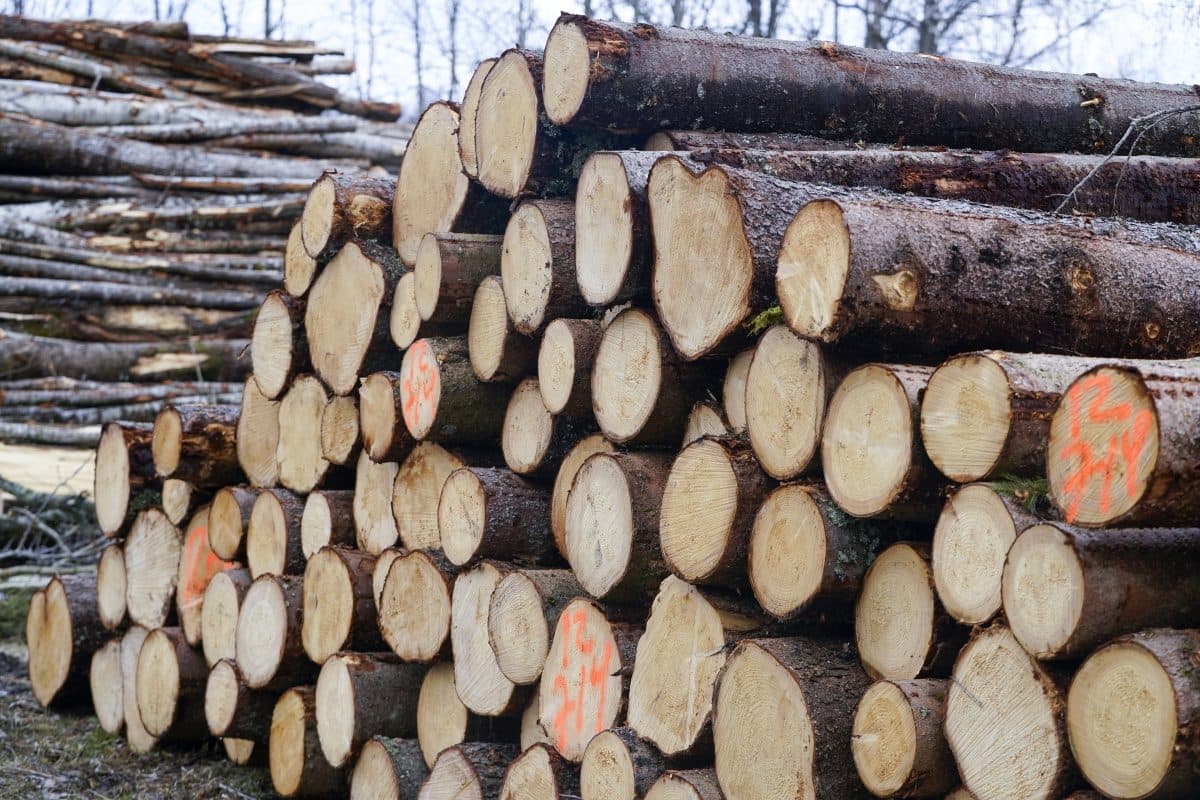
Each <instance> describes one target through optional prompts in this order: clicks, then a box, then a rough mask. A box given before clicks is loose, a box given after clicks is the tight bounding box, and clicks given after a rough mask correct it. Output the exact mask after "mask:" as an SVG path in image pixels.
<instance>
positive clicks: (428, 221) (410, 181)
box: [392, 101, 508, 266]
mask: <svg viewBox="0 0 1200 800" xmlns="http://www.w3.org/2000/svg"><path fill="white" fill-rule="evenodd" d="M459 128H460V125H459V115H458V107H457V106H456V105H455V104H454V103H450V102H445V101H439V102H436V103H431V104H430V105H429V107H428V108H426V109H425V110H424V111H423V112H421V117H420V119H418V120H417V124H416V127H415V128H413V132H412V136H411V138H410V139H409V142H408V150H407V151H406V152H405V155H404V163H403V164H401V166H400V176H399V178H398V179H397V181H396V193H395V206H394V208H393V210H392V243H393V244H394V245H395V247H396V252H397V253H399V254H400V258H401V260H403V261H404V263H405V264H408V265H410V266H411V265H413V264H415V263H416V259H417V250H418V249H419V248H420V245H421V239H422V238H424V236H425V234H427V233H449V232H450V230H451V229H453V230H454V231H455V232H457V233H491V234H496V233H500V232H501V231H502V230H503V229H504V223H505V221H506V220H507V218H508V210H507V207H506V204H505V203H503V202H502V201H501V199H500V198H498V197H494V196H492V195H489V194H488V193H487V192H486V191H484V190H483V187H482V186H480V185H478V184H476V183H475V182H474V181H472V180H470V179H469V178H468V177H467V174H466V173H465V172H464V171H463V165H462V159H461V157H460V156H459V152H458V138H459V134H458V131H459Z"/></svg>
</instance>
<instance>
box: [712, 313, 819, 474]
mask: <svg viewBox="0 0 1200 800" xmlns="http://www.w3.org/2000/svg"><path fill="white" fill-rule="evenodd" d="M739 358H741V356H739ZM736 363H737V361H736V360H735V362H734V364H731V365H730V368H729V371H730V374H731V375H732V374H733V373H734V366H735V365H736ZM827 377H828V376H827V369H826V366H825V357H824V355H823V354H822V353H821V349H820V347H818V346H817V345H815V344H813V343H812V342H809V341H806V340H804V339H801V338H800V337H799V336H797V335H796V334H794V333H792V331H790V330H788V328H787V327H786V326H783V325H776V326H773V327H772V328H770V329H769V330H768V331H767V332H766V333H764V334H763V335H762V338H760V339H759V340H758V346H757V347H756V348H755V349H754V356H753V359H752V360H751V362H750V364H749V369H748V370H747V371H746V373H745V382H744V389H743V396H744V397H745V426H746V430H747V432H748V433H749V435H750V444H751V446H752V447H753V448H754V455H755V456H756V457H757V458H758V461H759V463H760V464H762V468H763V469H764V470H765V471H766V473H767V474H768V475H770V476H771V477H773V478H777V479H779V480H788V479H790V478H794V477H796V476H798V475H800V474H801V473H803V472H804V471H805V470H807V469H809V467H810V465H811V464H812V462H813V460H814V457H815V456H816V454H817V450H818V447H819V446H820V443H821V430H822V423H823V422H824V421H825V404H826V401H827V399H828V397H829V391H830V388H831V387H828V386H827V383H826V380H827ZM726 388H727V389H728V388H729V376H728V375H727V376H726ZM726 402H727V403H728V401H726ZM728 409H729V406H728V405H726V413H730V412H729V411H728ZM731 421H732V420H731Z"/></svg>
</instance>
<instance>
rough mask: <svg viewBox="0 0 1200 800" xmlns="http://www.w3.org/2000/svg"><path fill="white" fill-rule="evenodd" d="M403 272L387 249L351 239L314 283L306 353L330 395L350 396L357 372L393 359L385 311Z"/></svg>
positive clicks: (306, 323) (380, 366) (307, 317)
mask: <svg viewBox="0 0 1200 800" xmlns="http://www.w3.org/2000/svg"><path fill="white" fill-rule="evenodd" d="M406 272H407V270H406V269H405V267H404V265H403V264H401V263H400V260H399V259H398V258H396V254H395V252H394V251H392V250H391V249H390V248H386V247H384V246H382V245H379V244H376V243H366V242H358V241H352V242H350V243H349V244H347V245H346V246H345V247H343V248H342V249H341V251H340V252H339V253H338V254H337V255H336V256H334V258H333V260H332V261H330V262H329V264H328V266H326V267H325V269H323V270H322V271H321V273H320V274H319V275H318V276H317V279H316V280H315V281H314V282H313V286H312V289H310V290H309V294H308V307H307V308H306V310H305V315H304V328H305V332H306V334H307V336H308V351H309V355H310V357H311V359H312V365H313V369H314V370H316V372H317V374H318V375H320V377H321V380H323V381H324V382H325V383H326V384H327V385H328V386H329V388H330V389H332V390H333V392H334V394H339V395H346V394H349V393H350V392H351V391H353V389H354V387H355V386H356V385H357V384H358V376H359V374H360V373H365V372H375V371H376V370H378V369H383V368H384V364H388V363H393V362H394V361H395V350H394V349H393V345H392V342H391V340H390V336H389V331H388V324H387V323H388V313H387V309H389V308H390V307H391V301H392V295H393V294H394V293H395V290H396V282H397V281H399V280H400V277H401V276H402V275H404V274H405V273H406Z"/></svg>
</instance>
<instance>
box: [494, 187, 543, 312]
mask: <svg viewBox="0 0 1200 800" xmlns="http://www.w3.org/2000/svg"><path fill="white" fill-rule="evenodd" d="M553 262H554V256H553V253H552V251H551V245H550V231H549V228H548V227H547V225H546V219H545V217H544V216H543V214H542V210H541V208H540V206H538V205H537V204H536V203H522V204H521V205H520V206H518V207H517V210H516V212H515V213H514V214H513V215H512V218H511V219H509V221H508V227H506V228H505V229H504V243H503V245H502V246H501V250H500V277H501V280H502V282H503V288H504V300H505V305H506V307H507V308H508V316H509V318H510V319H512V323H513V327H515V328H516V329H517V330H518V331H519V332H521V333H524V334H531V333H533V332H534V331H537V330H539V329H540V328H541V327H542V325H543V324H544V323H545V322H546V308H547V304H548V302H549V300H550V292H551V289H552V284H553V282H554V280H555V274H554V266H553Z"/></svg>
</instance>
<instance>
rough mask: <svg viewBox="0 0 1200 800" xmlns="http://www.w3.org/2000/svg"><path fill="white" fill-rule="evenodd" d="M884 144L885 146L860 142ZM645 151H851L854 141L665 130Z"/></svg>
mask: <svg viewBox="0 0 1200 800" xmlns="http://www.w3.org/2000/svg"><path fill="white" fill-rule="evenodd" d="M854 146H856V147H859V146H863V147H868V148H870V147H882V146H883V145H870V144H868V145H860V143H858V142H855V143H854ZM642 149H643V150H651V151H669V150H675V151H682V150H849V149H851V143H850V142H846V141H839V140H837V139H826V138H823V137H820V136H808V135H806V134H803V133H735V132H732V131H689V130H665V131H657V132H655V133H652V134H650V136H649V137H648V138H647V139H646V142H645V144H643V145H642Z"/></svg>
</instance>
